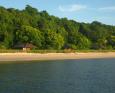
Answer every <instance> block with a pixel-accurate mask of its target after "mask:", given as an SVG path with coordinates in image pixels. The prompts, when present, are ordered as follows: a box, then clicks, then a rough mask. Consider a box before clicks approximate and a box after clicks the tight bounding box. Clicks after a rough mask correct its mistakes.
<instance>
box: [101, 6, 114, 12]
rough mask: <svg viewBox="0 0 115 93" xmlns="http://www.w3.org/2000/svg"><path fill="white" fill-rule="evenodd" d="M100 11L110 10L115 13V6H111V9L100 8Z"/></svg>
mask: <svg viewBox="0 0 115 93" xmlns="http://www.w3.org/2000/svg"><path fill="white" fill-rule="evenodd" d="M99 10H108V11H109V10H110V11H115V6H110V7H102V8H99Z"/></svg>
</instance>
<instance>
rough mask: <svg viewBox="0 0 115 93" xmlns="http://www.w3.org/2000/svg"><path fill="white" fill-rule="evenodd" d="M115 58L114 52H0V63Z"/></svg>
mask: <svg viewBox="0 0 115 93" xmlns="http://www.w3.org/2000/svg"><path fill="white" fill-rule="evenodd" d="M99 58H115V52H107V53H100V52H96V53H93V52H89V53H78V52H76V53H45V54H41V53H0V63H16V62H17V61H18V62H19V61H20V62H23V61H25V62H27V61H45V60H68V59H70V60H71V59H99Z"/></svg>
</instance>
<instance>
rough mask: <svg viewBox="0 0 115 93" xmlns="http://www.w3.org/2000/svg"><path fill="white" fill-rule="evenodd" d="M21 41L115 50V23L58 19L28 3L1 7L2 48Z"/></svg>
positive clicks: (54, 46)
mask: <svg viewBox="0 0 115 93" xmlns="http://www.w3.org/2000/svg"><path fill="white" fill-rule="evenodd" d="M76 16H77V15H76ZM18 43H31V44H33V45H35V46H36V48H37V49H56V50H57V49H65V48H70V49H79V50H80V49H115V26H110V25H105V24H102V23H100V22H97V21H94V22H92V23H91V24H88V23H87V24H86V23H79V22H76V21H74V20H68V19H67V18H58V17H55V16H51V15H49V14H48V13H47V12H46V11H39V10H37V9H36V8H33V7H31V6H29V5H27V6H26V7H25V9H24V10H18V9H14V8H8V9H6V8H4V7H0V49H12V48H14V46H15V45H16V44H18Z"/></svg>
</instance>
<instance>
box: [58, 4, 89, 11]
mask: <svg viewBox="0 0 115 93" xmlns="http://www.w3.org/2000/svg"><path fill="white" fill-rule="evenodd" d="M86 8H87V6H85V5H78V4H73V5H65V6H59V10H60V11H61V12H76V11H81V10H84V9H86Z"/></svg>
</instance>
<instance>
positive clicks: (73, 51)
mask: <svg viewBox="0 0 115 93" xmlns="http://www.w3.org/2000/svg"><path fill="white" fill-rule="evenodd" d="M75 52H81V53H82V52H84V53H88V52H115V50H71V49H64V50H28V51H23V50H15V49H9V50H3V49H1V50H0V53H75Z"/></svg>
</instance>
